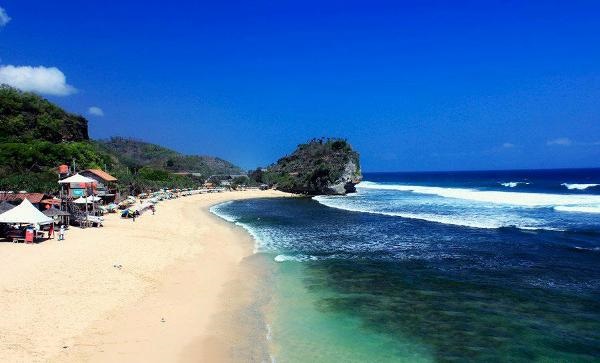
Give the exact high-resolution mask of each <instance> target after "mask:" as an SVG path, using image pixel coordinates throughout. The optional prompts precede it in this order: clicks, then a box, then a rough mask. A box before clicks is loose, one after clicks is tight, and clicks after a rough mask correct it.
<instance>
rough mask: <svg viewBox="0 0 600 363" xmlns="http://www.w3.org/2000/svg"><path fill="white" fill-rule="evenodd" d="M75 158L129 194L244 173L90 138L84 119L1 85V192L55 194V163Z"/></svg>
mask: <svg viewBox="0 0 600 363" xmlns="http://www.w3.org/2000/svg"><path fill="white" fill-rule="evenodd" d="M73 161H75V163H76V165H77V168H78V169H79V170H81V169H86V168H101V169H105V170H107V171H108V172H109V173H111V174H113V175H114V176H116V177H117V178H118V179H119V187H120V189H121V190H122V191H130V192H134V191H138V192H139V191H141V190H145V189H155V188H163V187H167V188H173V187H175V188H177V187H180V188H184V187H193V186H197V185H198V184H199V183H200V182H201V181H202V178H207V177H209V176H210V175H213V174H229V173H235V174H238V173H240V169H239V168H238V167H236V166H235V165H233V164H231V163H229V162H227V161H225V160H222V159H219V158H214V157H208V156H186V155H182V154H180V153H177V152H176V151H173V150H169V149H166V148H163V147H161V146H158V145H153V144H149V143H145V142H140V141H133V140H127V139H123V138H113V139H110V140H106V141H93V140H90V139H89V136H88V122H87V120H86V119H85V118H84V117H82V116H78V115H74V114H71V113H68V112H66V111H64V110H63V109H62V108H60V107H59V106H57V105H55V104H52V103H51V102H49V101H48V100H46V99H44V98H42V97H40V96H38V95H36V94H34V93H30V92H21V91H19V90H17V89H15V88H12V87H9V86H6V85H0V190H13V191H19V190H27V191H29V192H46V193H52V192H55V191H56V190H57V189H58V184H57V183H56V181H57V175H56V167H57V166H58V165H60V164H71V163H72V162H73ZM175 172H193V173H197V174H200V175H201V177H191V176H183V175H175V174H174V173H175Z"/></svg>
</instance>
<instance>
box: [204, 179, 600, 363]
mask: <svg viewBox="0 0 600 363" xmlns="http://www.w3.org/2000/svg"><path fill="white" fill-rule="evenodd" d="M212 211H213V212H214V213H215V214H217V215H219V216H221V217H222V218H225V219H227V220H229V221H231V222H234V223H236V224H238V225H240V226H242V227H244V228H245V229H247V230H248V231H249V232H250V233H251V234H252V235H253V237H254V238H255V241H256V248H255V252H256V253H257V254H261V255H264V256H265V257H266V258H265V259H266V260H267V261H269V262H268V263H269V264H271V266H270V267H271V270H272V271H273V278H272V279H270V280H269V281H270V283H271V284H272V285H273V289H272V291H273V296H272V297H271V298H270V300H269V302H268V303H267V305H266V306H265V324H266V325H267V327H268V337H267V338H268V342H269V345H270V350H271V355H272V358H273V360H274V361H277V362H464V361H472V362H508V361H510V362H515V361H518V362H520V361H540V362H557V361H559V362H591V361H600V169H577V170H575V169H569V170H543V171H535V170H528V171H524V170H521V171H486V172H436V173H366V174H365V175H364V180H363V182H362V183H361V184H359V185H358V188H357V193H354V194H351V195H348V196H343V197H338V196H319V197H314V198H285V199H268V200H267V199H257V200H246V201H235V202H228V203H224V204H221V205H218V206H215V207H213V208H212Z"/></svg>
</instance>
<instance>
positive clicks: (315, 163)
mask: <svg viewBox="0 0 600 363" xmlns="http://www.w3.org/2000/svg"><path fill="white" fill-rule="evenodd" d="M251 177H253V178H254V179H255V180H257V181H260V182H262V183H266V184H268V185H272V186H274V187H275V188H277V189H279V190H282V191H286V192H291V193H299V194H307V195H318V194H346V193H348V192H354V191H355V188H354V185H356V184H357V183H359V182H360V179H361V178H362V175H361V172H360V161H359V155H358V153H357V152H356V151H354V150H353V149H352V146H351V145H350V144H349V143H348V142H347V141H346V140H344V139H337V138H330V139H314V140H311V141H309V142H308V143H306V144H301V145H298V148H297V149H296V150H295V151H294V152H293V153H292V154H290V155H288V156H285V157H283V158H281V159H279V160H278V161H277V162H276V163H275V164H273V165H271V166H269V167H268V168H267V170H266V171H262V170H256V171H254V172H252V173H251Z"/></svg>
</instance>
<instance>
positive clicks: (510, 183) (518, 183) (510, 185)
mask: <svg viewBox="0 0 600 363" xmlns="http://www.w3.org/2000/svg"><path fill="white" fill-rule="evenodd" d="M500 185H502V186H503V187H507V188H515V187H518V186H519V185H529V183H528V182H506V183H500Z"/></svg>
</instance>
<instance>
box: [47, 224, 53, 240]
mask: <svg viewBox="0 0 600 363" xmlns="http://www.w3.org/2000/svg"><path fill="white" fill-rule="evenodd" d="M48 238H52V239H54V223H50V230H49V231H48Z"/></svg>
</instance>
